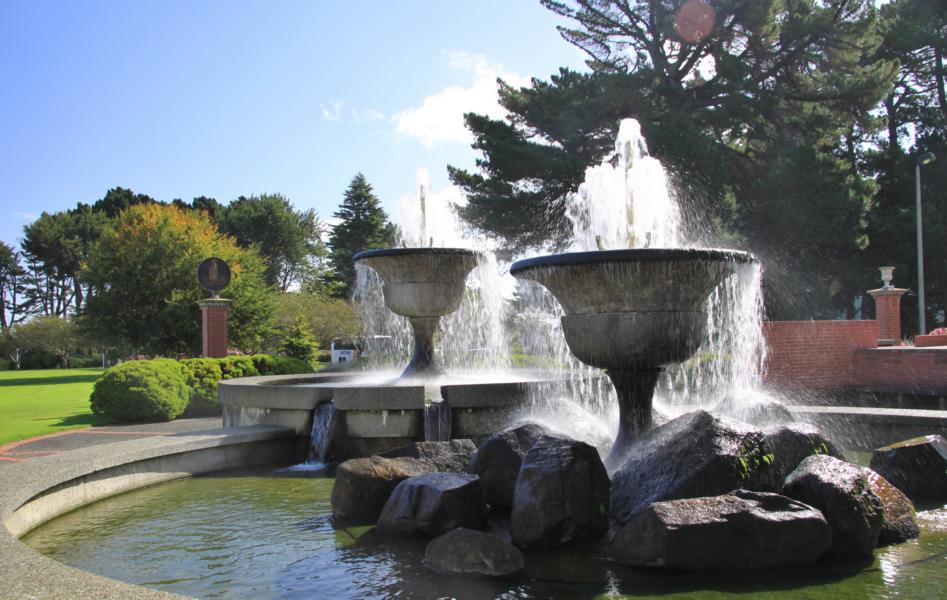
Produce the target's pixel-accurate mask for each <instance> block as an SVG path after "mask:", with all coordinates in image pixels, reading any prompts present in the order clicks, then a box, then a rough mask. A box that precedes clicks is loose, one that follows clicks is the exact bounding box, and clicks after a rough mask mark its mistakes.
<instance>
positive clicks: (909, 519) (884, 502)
mask: <svg viewBox="0 0 947 600" xmlns="http://www.w3.org/2000/svg"><path fill="white" fill-rule="evenodd" d="M865 471H867V473H866V477H867V478H868V483H869V484H870V485H871V491H872V492H874V493H875V495H876V496H878V498H879V499H880V500H881V532H880V533H879V534H878V545H879V546H888V545H890V544H900V543H901V542H906V541H908V540H913V539H914V538H916V537H918V536H919V535H921V530H920V528H919V527H918V526H917V516H916V512H915V510H914V504H913V503H912V502H911V501H910V500H909V499H908V497H907V496H905V495H904V493H903V492H902V491H901V490H899V489H898V488H896V487H894V486H893V485H891V484H890V483H888V480H886V479H885V478H884V477H882V476H881V475H879V474H878V473H875V472H874V471H872V470H871V469H865Z"/></svg>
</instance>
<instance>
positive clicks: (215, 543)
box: [23, 471, 947, 600]
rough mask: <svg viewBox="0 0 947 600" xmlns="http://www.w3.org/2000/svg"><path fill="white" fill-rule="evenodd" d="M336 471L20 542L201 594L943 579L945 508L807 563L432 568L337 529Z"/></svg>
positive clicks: (146, 504)
mask: <svg viewBox="0 0 947 600" xmlns="http://www.w3.org/2000/svg"><path fill="white" fill-rule="evenodd" d="M332 483H333V480H332V479H331V478H328V477H308V478H304V477H290V476H286V475H284V474H281V473H279V472H276V471H272V472H271V471H267V472H261V471H256V472H252V473H246V472H241V473H225V474H218V475H212V476H204V477H195V478H192V479H185V480H179V481H175V482H171V483H166V484H162V485H158V486H154V487H150V488H145V489H142V490H137V491H134V492H130V493H128V494H124V495H121V496H117V497H114V498H110V499H107V500H103V501H100V502H96V503H94V504H90V505H88V506H85V507H83V508H81V509H78V510H76V511H73V512H71V513H69V514H66V515H64V516H62V517H60V518H58V519H55V520H54V521H51V522H49V523H47V524H45V525H43V526H42V527H40V528H38V529H36V530H34V531H33V532H31V533H30V534H28V535H27V536H25V537H24V538H23V541H24V542H25V543H27V544H28V545H30V546H31V547H33V548H34V549H35V550H37V551H39V552H41V553H43V554H45V555H47V556H50V557H52V558H54V559H56V560H58V561H61V562H64V563H66V564H69V565H72V566H74V567H77V568H80V569H84V570H86V571H91V572H93V573H97V574H100V575H105V576H107V577H111V578H114V579H118V580H121V581H125V582H128V583H134V584H138V585H144V586H148V587H151V588H155V589H160V590H164V591H167V592H173V593H177V594H183V595H186V596H194V597H199V598H316V597H319V598H333V599H335V600H341V599H344V598H439V597H455V598H550V597H554V598H557V599H559V598H595V597H605V598H617V597H622V596H624V595H627V596H630V597H635V598H648V597H651V596H662V597H664V598H676V597H687V598H707V599H710V598H720V597H724V596H727V595H729V594H734V593H742V594H746V593H753V594H754V596H753V597H754V598H774V599H775V598H807V599H817V598H826V599H828V598H895V597H896V598H918V599H920V598H923V599H929V598H935V597H939V596H941V595H942V594H943V590H944V589H947V510H945V509H939V510H931V511H927V512H923V513H919V520H920V521H921V527H922V535H921V538H920V539H919V540H914V541H911V542H908V543H906V544H902V545H900V546H893V547H890V548H884V549H879V550H877V551H876V553H875V557H874V559H873V560H872V559H868V560H865V561H860V562H837V561H833V562H824V563H820V564H817V565H815V566H812V567H808V568H805V569H784V570H774V571H759V572H746V571H743V572H738V571H729V572H711V573H681V572H675V573H668V572H661V571H648V570H637V569H631V568H626V567H621V566H618V565H614V564H612V563H609V562H607V561H604V560H597V559H596V558H594V547H590V546H583V545H573V546H567V547H566V548H564V549H562V550H559V551H555V552H546V553H532V552H531V553H529V554H528V555H527V563H526V564H527V568H526V571H525V573H524V574H523V575H521V576H520V577H518V578H516V579H513V580H509V581H487V580H481V579H459V578H449V577H442V576H439V575H435V574H433V573H431V572H429V571H427V570H426V569H425V568H424V565H423V557H424V548H425V541H424V540H420V539H416V540H402V539H393V538H384V537H381V536H378V535H376V534H375V532H374V529H373V528H372V527H370V526H365V527H357V528H343V527H339V528H336V527H335V526H334V524H333V520H332V517H331V506H330V502H329V498H330V494H331V491H332Z"/></svg>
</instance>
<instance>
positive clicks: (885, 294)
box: [868, 267, 908, 346]
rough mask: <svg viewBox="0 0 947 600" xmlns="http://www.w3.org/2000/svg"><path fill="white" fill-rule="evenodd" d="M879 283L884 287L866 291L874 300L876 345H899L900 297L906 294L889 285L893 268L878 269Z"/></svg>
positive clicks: (904, 290) (902, 290)
mask: <svg viewBox="0 0 947 600" xmlns="http://www.w3.org/2000/svg"><path fill="white" fill-rule="evenodd" d="M879 270H880V271H881V281H882V283H883V284H884V285H882V287H880V288H878V289H877V290H868V293H869V294H871V297H872V298H874V299H875V320H876V321H877V322H878V345H879V346H900V345H901V296H903V295H904V294H906V293H907V291H908V290H906V289H904V288H896V287H894V285H893V284H892V283H891V280H892V277H893V273H894V267H880V269H879Z"/></svg>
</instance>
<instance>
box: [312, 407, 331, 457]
mask: <svg viewBox="0 0 947 600" xmlns="http://www.w3.org/2000/svg"><path fill="white" fill-rule="evenodd" d="M335 417H336V414H335V406H334V405H333V404H332V403H331V402H325V403H323V404H320V405H318V406H317V407H316V409H315V410H314V411H313V414H312V434H311V436H310V438H309V448H310V451H309V461H308V462H315V461H318V462H319V463H321V464H325V462H326V455H327V454H328V452H329V446H330V444H331V443H332V434H333V433H334V432H335V421H336V418H335Z"/></svg>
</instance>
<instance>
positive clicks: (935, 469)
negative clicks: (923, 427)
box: [870, 435, 947, 504]
mask: <svg viewBox="0 0 947 600" xmlns="http://www.w3.org/2000/svg"><path fill="white" fill-rule="evenodd" d="M870 466H871V468H872V469H873V470H874V471H876V472H877V473H878V474H879V475H881V476H882V477H884V478H885V479H887V480H888V482H889V483H891V484H892V485H893V486H894V487H896V488H898V489H899V490H901V491H902V492H904V493H905V494H907V495H908V497H909V498H910V499H911V500H913V501H914V502H931V503H936V504H943V503H944V502H947V441H945V440H944V438H943V437H941V436H939V435H927V436H922V437H916V438H913V439H910V440H905V441H903V442H898V443H897V444H891V445H890V446H885V447H883V448H878V449H877V450H875V451H874V452H872V454H871V465H870Z"/></svg>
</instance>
